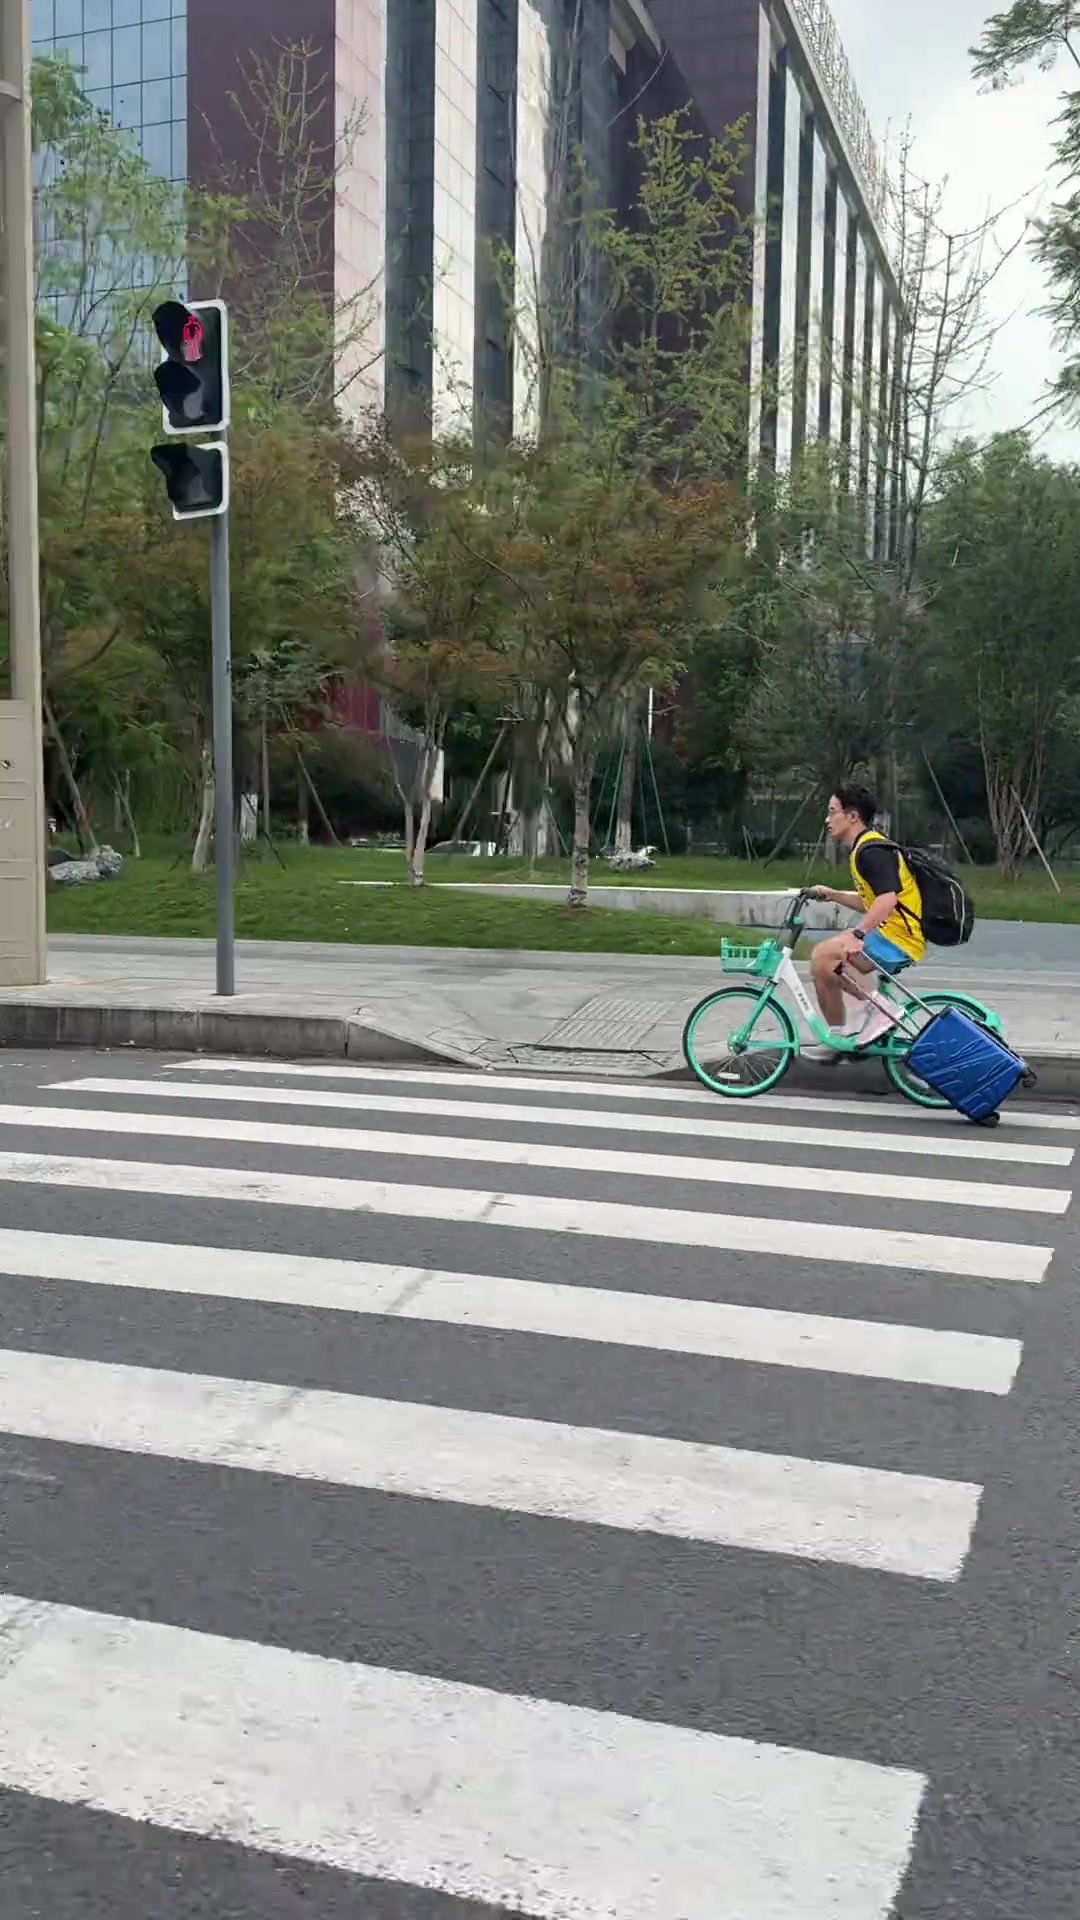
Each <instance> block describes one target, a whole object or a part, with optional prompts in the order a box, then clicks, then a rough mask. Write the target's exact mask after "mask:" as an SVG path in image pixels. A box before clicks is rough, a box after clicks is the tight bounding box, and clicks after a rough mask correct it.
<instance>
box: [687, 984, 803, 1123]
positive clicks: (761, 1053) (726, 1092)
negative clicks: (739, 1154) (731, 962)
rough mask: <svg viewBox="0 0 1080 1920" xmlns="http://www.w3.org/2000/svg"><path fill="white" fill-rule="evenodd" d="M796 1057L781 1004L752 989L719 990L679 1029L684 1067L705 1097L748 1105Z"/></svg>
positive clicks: (792, 1030) (791, 1025)
mask: <svg viewBox="0 0 1080 1920" xmlns="http://www.w3.org/2000/svg"><path fill="white" fill-rule="evenodd" d="M798 1051H799V1035H798V1031H797V1029H796V1026H795V1022H794V1020H793V1019H792V1017H791V1015H790V1013H789V1012H788V1010H787V1008H786V1007H785V1006H784V1004H783V1002H782V1001H780V1000H778V999H776V998H774V997H770V998H769V999H767V1000H764V1001H763V1000H762V998H761V994H760V992H755V991H754V989H753V988H752V987H722V988H721V989H720V991H719V992H718V993H710V994H709V996H708V998H707V999H705V1000H702V1001H701V1003H700V1005H698V1006H696V1007H695V1008H694V1011H693V1012H692V1014H691V1015H690V1017H689V1019H688V1020H687V1022H686V1026H685V1028H684V1029H683V1054H684V1056H685V1058H686V1063H687V1066H688V1067H690V1068H691V1069H692V1071H693V1072H694V1073H695V1074H696V1075H697V1077H698V1079H699V1080H700V1081H701V1084H702V1086H704V1087H708V1088H709V1090H710V1092H711V1093H720V1094H723V1096H724V1098H725V1099H727V1100H752V1099H753V1098H754V1095H755V1094H758V1093H768V1091H769V1089H770V1087H778V1086H779V1085H780V1082H781V1080H782V1079H783V1077H784V1075H785V1073H786V1072H787V1070H788V1068H789V1067H790V1065H791V1063H792V1061H793V1060H794V1059H795V1058H796V1057H797V1055H798Z"/></svg>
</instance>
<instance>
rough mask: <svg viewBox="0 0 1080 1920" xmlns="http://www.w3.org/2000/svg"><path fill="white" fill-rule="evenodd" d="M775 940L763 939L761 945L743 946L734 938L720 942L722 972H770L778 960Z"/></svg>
mask: <svg viewBox="0 0 1080 1920" xmlns="http://www.w3.org/2000/svg"><path fill="white" fill-rule="evenodd" d="M776 953H777V946H776V941H775V940H763V941H762V943H761V945H760V946H759V947H742V946H739V945H738V944H737V942H736V941H734V940H721V942H720V970H721V972H722V973H769V972H770V971H771V970H772V967H773V965H774V963H775V960H776Z"/></svg>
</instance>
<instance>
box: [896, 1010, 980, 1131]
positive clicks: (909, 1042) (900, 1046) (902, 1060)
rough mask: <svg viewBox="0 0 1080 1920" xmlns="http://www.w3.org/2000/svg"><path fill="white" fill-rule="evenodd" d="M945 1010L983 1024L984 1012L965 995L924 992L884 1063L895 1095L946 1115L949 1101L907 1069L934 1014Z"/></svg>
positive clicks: (949, 1106)
mask: <svg viewBox="0 0 1080 1920" xmlns="http://www.w3.org/2000/svg"><path fill="white" fill-rule="evenodd" d="M946 1007H958V1008H959V1010H960V1012H961V1013H966V1014H967V1016H968V1019H969V1020H974V1021H975V1022H976V1024H977V1025H978V1026H980V1027H984V1026H985V1025H986V1009H985V1008H984V1007H981V1006H980V1005H979V1003H978V1001H977V1000H969V999H968V997H967V995H966V994H963V993H926V994H924V995H923V998H922V1007H918V1006H912V1007H911V1008H910V1009H909V1011H908V1014H907V1018H906V1022H905V1026H906V1036H905V1038H904V1039H902V1040H899V1041H898V1042H897V1044H896V1047H895V1051H893V1050H892V1049H890V1051H889V1052H888V1053H887V1054H886V1055H885V1060H884V1066H885V1072H886V1074H887V1076H888V1078H889V1080H891V1082H892V1084H893V1086H894V1087H895V1088H896V1091H897V1093H902V1094H903V1096H904V1099H905V1100H910V1101H911V1102H912V1104H913V1105H914V1106H916V1107H932V1108H933V1109H934V1110H935V1111H936V1112H948V1111H949V1110H950V1109H951V1107H952V1101H951V1100H948V1099H946V1097H945V1095H944V1094H943V1093H938V1092H937V1091H936V1089H935V1088H934V1087H931V1086H928V1085H927V1083H926V1081H925V1080H920V1078H919V1076H918V1074H917V1073H915V1072H914V1071H913V1070H912V1068H911V1067H909V1066H908V1054H909V1053H910V1051H911V1048H912V1046H913V1045H914V1043H915V1041H916V1039H917V1038H918V1036H919V1034H920V1033H921V1032H922V1031H923V1029H924V1027H927V1026H929V1024H930V1021H931V1019H932V1018H933V1016H934V1014H937V1013H943V1012H944V1010H945V1008H946ZM923 1008H925V1012H923ZM907 1036H910V1037H907Z"/></svg>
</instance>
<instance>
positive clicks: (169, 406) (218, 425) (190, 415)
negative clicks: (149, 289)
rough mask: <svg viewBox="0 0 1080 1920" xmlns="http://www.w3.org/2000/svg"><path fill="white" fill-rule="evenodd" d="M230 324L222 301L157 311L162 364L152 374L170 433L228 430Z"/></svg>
mask: <svg viewBox="0 0 1080 1920" xmlns="http://www.w3.org/2000/svg"><path fill="white" fill-rule="evenodd" d="M228 329H229V320H228V314H227V312H226V309H225V303H224V301H223V300H193V301H191V302H190V303H189V304H187V305H185V304H184V302H183V301H182V300H165V301H163V303H162V305H161V306H160V307H156V308H155V309H154V331H155V332H156V334H157V337H158V339H159V340H160V342H161V346H162V353H163V358H162V361H161V364H160V366H158V367H155V369H154V380H155V383H156V385H157V390H158V392H159V393H160V395H161V408H162V427H163V428H164V431H165V432H166V433H224V432H225V431H226V429H227V428H228V425H229V397H230V396H229V332H228Z"/></svg>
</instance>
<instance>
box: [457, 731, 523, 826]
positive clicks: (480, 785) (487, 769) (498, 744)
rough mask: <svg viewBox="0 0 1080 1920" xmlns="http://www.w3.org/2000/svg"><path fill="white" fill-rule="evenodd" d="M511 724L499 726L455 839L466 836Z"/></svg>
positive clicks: (461, 816) (462, 812) (462, 813)
mask: <svg viewBox="0 0 1080 1920" xmlns="http://www.w3.org/2000/svg"><path fill="white" fill-rule="evenodd" d="M510 724H511V723H510V721H509V720H504V721H503V723H502V725H501V727H500V728H499V731H498V734H497V736H496V740H495V745H494V746H493V747H492V749H491V752H490V753H489V754H488V757H487V759H486V760H485V761H484V764H483V766H482V767H481V769H480V772H479V774H478V775H477V778H476V782H475V784H474V786H473V790H472V792H471V793H470V795H469V797H468V799H467V800H466V802H465V805H464V806H463V807H462V809H461V814H460V816H459V819H458V823H457V826H456V827H455V828H454V832H453V835H452V838H453V839H455V840H462V839H464V837H465V829H466V827H467V826H468V824H469V821H470V820H471V819H472V816H473V810H474V808H475V806H476V803H477V801H478V800H479V798H480V795H481V793H482V792H483V790H484V783H485V781H486V780H487V779H488V777H489V775H490V773H491V769H492V767H493V766H494V765H495V761H496V760H497V758H498V755H499V752H500V750H501V748H502V744H503V741H504V740H505V739H506V736H507V734H508V733H509V731H510Z"/></svg>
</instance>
